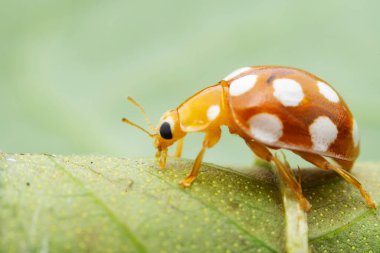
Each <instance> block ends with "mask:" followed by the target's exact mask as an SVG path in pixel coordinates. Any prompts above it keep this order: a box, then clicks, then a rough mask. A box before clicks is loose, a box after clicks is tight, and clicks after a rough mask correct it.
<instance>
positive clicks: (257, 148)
mask: <svg viewBox="0 0 380 253" xmlns="http://www.w3.org/2000/svg"><path fill="white" fill-rule="evenodd" d="M246 143H247V145H248V147H249V148H250V149H251V150H252V151H253V153H255V154H256V155H257V156H258V157H260V158H261V159H264V160H266V161H268V162H273V163H274V164H275V165H276V168H277V170H278V172H279V174H280V175H281V176H282V178H284V180H285V181H286V182H287V184H288V185H289V187H290V188H291V189H292V191H293V192H294V193H295V194H296V196H297V199H298V201H299V203H300V205H301V207H302V208H303V209H304V210H305V211H310V208H311V205H310V203H309V201H307V199H306V198H305V196H304V195H303V193H302V187H301V184H300V183H299V182H298V181H297V180H296V178H295V177H294V175H293V173H292V171H291V169H290V168H289V166H288V165H287V164H283V163H282V162H281V161H280V160H279V159H278V158H277V157H276V156H274V155H273V154H272V153H271V152H270V151H269V150H268V148H267V147H265V146H264V145H263V144H261V143H258V142H256V141H246Z"/></svg>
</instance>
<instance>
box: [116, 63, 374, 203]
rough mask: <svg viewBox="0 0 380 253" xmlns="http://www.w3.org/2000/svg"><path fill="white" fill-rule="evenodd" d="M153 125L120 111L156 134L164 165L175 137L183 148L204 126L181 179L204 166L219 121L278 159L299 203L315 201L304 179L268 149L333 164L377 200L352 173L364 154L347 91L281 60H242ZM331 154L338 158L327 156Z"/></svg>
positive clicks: (190, 179) (189, 179)
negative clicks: (255, 64)
mask: <svg viewBox="0 0 380 253" xmlns="http://www.w3.org/2000/svg"><path fill="white" fill-rule="evenodd" d="M129 100H130V101H131V102H133V103H134V104H135V105H136V106H138V107H139V108H140V110H141V111H142V112H143V113H144V115H145V117H146V120H147V122H148V124H149V126H150V128H151V130H152V131H153V132H154V133H149V132H148V131H147V130H145V129H143V128H142V127H140V126H138V125H136V124H134V123H132V122H131V121H129V120H128V119H123V121H124V122H125V123H128V124H130V125H133V126H135V127H137V128H139V129H140V130H142V131H144V132H145V133H147V134H148V135H149V136H150V137H152V138H154V146H155V148H156V149H157V153H156V157H157V159H158V160H159V161H160V167H161V168H164V167H165V163H166V157H167V150H168V147H170V146H171V145H173V144H174V143H175V142H177V141H178V147H177V151H176V156H178V157H180V156H181V153H182V146H183V140H184V138H185V136H186V134H187V133H190V132H203V133H205V137H204V140H203V144H202V149H201V151H200V152H199V154H198V156H197V158H196V159H195V162H194V165H193V169H192V171H191V173H190V174H189V175H188V176H187V177H186V178H184V179H183V180H182V181H181V182H180V184H181V185H182V186H184V187H187V186H190V185H191V184H192V182H193V181H194V180H195V179H196V177H197V175H198V174H199V169H200V165H201V162H202V159H203V156H204V153H205V151H206V149H208V148H212V147H213V146H214V145H215V144H217V143H218V141H219V139H220V136H221V129H220V127H221V126H222V125H226V126H227V127H228V128H229V131H230V133H232V134H237V135H239V136H240V137H241V138H243V139H244V140H245V142H246V144H247V145H248V147H249V148H250V149H251V150H252V151H253V153H255V154H256V155H257V156H258V157H260V158H262V159H264V160H266V161H269V162H273V163H274V164H275V165H276V168H277V169H278V170H279V172H280V174H282V175H283V176H284V179H285V180H286V181H287V183H288V184H289V186H290V187H291V189H292V190H293V191H294V192H295V194H296V196H297V198H298V199H299V201H300V204H301V206H302V207H303V208H304V209H305V210H309V209H310V204H309V202H308V201H307V200H306V198H305V197H304V196H303V194H302V189H301V185H300V183H299V182H298V181H297V180H296V179H295V178H294V176H293V174H292V173H291V172H290V171H289V170H288V169H287V168H286V166H285V165H284V164H283V163H282V162H281V161H280V160H279V159H277V158H276V156H274V155H273V154H272V153H271V152H270V150H269V149H280V148H283V149H287V150H291V151H292V152H294V153H295V154H297V155H299V156H300V157H302V158H303V159H304V160H306V161H308V162H310V163H312V164H314V165H315V166H317V167H318V168H321V169H323V170H333V171H335V172H336V173H338V174H339V175H340V176H342V177H343V178H344V179H345V180H346V181H347V182H349V183H350V184H352V185H353V186H355V187H356V188H357V189H358V190H359V191H360V193H361V195H362V196H363V198H364V199H365V201H366V202H367V204H368V205H369V206H370V207H372V208H374V207H375V203H374V202H373V201H372V199H371V197H370V196H369V194H368V193H367V192H366V191H365V190H364V188H363V187H362V185H361V184H360V182H359V181H358V180H357V179H356V178H355V177H354V176H353V175H351V173H350V170H351V168H352V166H353V164H354V162H355V160H356V158H357V157H358V155H359V142H360V140H359V130H358V126H357V123H356V121H355V119H354V118H353V116H352V113H351V112H350V110H349V109H348V107H347V105H346V104H345V102H344V101H343V99H342V97H341V96H340V95H338V93H337V92H336V91H335V90H334V89H333V88H332V87H331V86H330V85H329V84H328V83H327V82H325V81H323V80H322V79H320V78H318V77H316V76H314V75H312V74H310V73H308V72H306V71H303V70H300V69H296V68H289V67H278V66H260V67H245V68H240V69H238V70H236V71H234V72H232V73H231V74H229V75H228V76H227V77H225V78H224V79H223V80H221V81H220V82H218V83H217V84H215V85H212V86H210V87H207V88H205V89H204V90H202V91H200V92H198V93H196V94H195V95H193V96H191V97H190V98H189V99H187V100H186V101H185V102H183V103H182V104H181V105H180V106H178V107H177V108H175V109H173V110H169V111H168V112H166V113H164V114H163V116H162V117H161V119H160V122H159V124H158V127H157V128H155V127H153V125H152V124H151V123H150V121H149V119H148V117H147V116H146V113H145V111H144V109H143V108H142V107H141V106H140V105H138V104H137V102H135V101H134V100H133V99H131V98H129ZM325 157H329V158H332V159H333V160H334V161H335V163H333V162H330V161H328V160H326V159H325Z"/></svg>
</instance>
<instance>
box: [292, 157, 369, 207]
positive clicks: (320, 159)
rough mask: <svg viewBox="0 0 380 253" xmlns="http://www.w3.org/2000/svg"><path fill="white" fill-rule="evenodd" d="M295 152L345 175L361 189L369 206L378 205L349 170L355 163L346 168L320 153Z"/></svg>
mask: <svg viewBox="0 0 380 253" xmlns="http://www.w3.org/2000/svg"><path fill="white" fill-rule="evenodd" d="M293 152H294V153H296V154H297V155H299V156H301V157H302V158H303V159H305V160H306V161H308V162H310V163H312V164H314V165H315V166H317V167H318V168H320V169H323V170H333V171H335V172H336V173H338V174H339V175H340V176H341V177H343V178H344V180H346V181H347V182H348V183H350V184H352V185H353V186H354V187H355V188H356V189H358V190H359V192H360V194H361V195H362V196H363V198H364V200H365V201H366V203H367V205H368V206H370V207H371V208H375V207H376V206H375V203H374V202H373V200H372V198H371V196H370V195H369V194H368V193H367V192H366V191H365V190H364V188H363V186H362V184H361V183H360V182H359V181H358V180H357V179H356V178H355V177H354V176H353V175H351V173H350V172H349V170H351V167H352V164H353V163H349V164H351V167H348V168H347V169H345V168H341V167H340V166H337V165H334V164H332V163H330V162H329V161H327V160H326V159H325V158H323V157H322V156H320V155H316V154H310V153H305V152H299V151H293ZM340 164H341V165H344V164H345V163H340Z"/></svg>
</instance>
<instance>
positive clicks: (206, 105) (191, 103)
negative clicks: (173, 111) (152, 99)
mask: <svg viewBox="0 0 380 253" xmlns="http://www.w3.org/2000/svg"><path fill="white" fill-rule="evenodd" d="M223 96H224V92H223V88H222V86H221V85H219V84H218V85H214V86H211V87H208V88H206V89H204V90H202V91H200V92H198V93H196V94H195V95H194V96H192V97H190V98H189V99H188V100H186V101H185V102H184V103H182V104H181V105H180V106H179V107H178V108H177V110H178V116H179V120H180V126H181V129H182V130H183V131H184V132H198V131H207V129H208V128H213V127H218V126H220V125H222V124H225V122H226V120H225V108H226V106H225V104H224V103H225V102H224V101H225V98H224V97H223Z"/></svg>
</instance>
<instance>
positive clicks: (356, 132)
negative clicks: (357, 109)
mask: <svg viewBox="0 0 380 253" xmlns="http://www.w3.org/2000/svg"><path fill="white" fill-rule="evenodd" d="M352 138H353V140H354V145H355V147H357V146H358V145H359V141H360V134H359V127H358V123H357V122H356V120H354V123H353V125H352Z"/></svg>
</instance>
